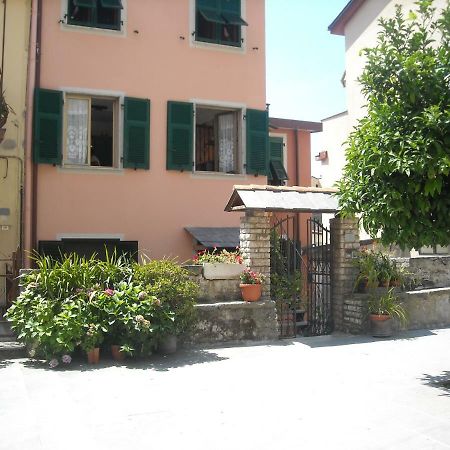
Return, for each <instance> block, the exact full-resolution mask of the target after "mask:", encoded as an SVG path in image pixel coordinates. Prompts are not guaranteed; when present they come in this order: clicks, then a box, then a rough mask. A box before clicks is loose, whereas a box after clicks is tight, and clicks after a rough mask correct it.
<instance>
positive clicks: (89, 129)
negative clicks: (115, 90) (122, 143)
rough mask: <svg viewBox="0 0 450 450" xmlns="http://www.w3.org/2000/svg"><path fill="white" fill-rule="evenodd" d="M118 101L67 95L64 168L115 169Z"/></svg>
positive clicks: (116, 162) (116, 164) (116, 159)
mask: <svg viewBox="0 0 450 450" xmlns="http://www.w3.org/2000/svg"><path fill="white" fill-rule="evenodd" d="M117 103H118V100H117V99H111V98H102V97H88V96H78V95H67V96H66V102H65V152H64V164H65V165H67V166H102V167H117V166H118V157H117V154H116V152H115V141H116V134H117V130H116V129H115V123H116V122H117V121H116V120H115V115H116V111H117V109H118V108H117Z"/></svg>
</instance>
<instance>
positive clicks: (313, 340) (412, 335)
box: [294, 330, 435, 348]
mask: <svg viewBox="0 0 450 450" xmlns="http://www.w3.org/2000/svg"><path fill="white" fill-rule="evenodd" d="M434 335H435V333H433V332H432V331H431V330H412V331H402V332H399V333H398V334H396V335H395V336H392V337H388V338H374V337H372V336H366V335H348V334H330V335H326V336H313V337H300V338H296V339H294V342H300V343H301V344H304V345H307V346H308V347H311V348H318V347H335V346H340V345H357V344H368V343H371V342H381V341H404V340H412V339H417V338H419V337H425V336H434Z"/></svg>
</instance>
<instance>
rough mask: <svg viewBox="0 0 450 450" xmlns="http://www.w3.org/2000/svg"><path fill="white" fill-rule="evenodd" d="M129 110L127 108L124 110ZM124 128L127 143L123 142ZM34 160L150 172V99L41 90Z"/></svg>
mask: <svg viewBox="0 0 450 450" xmlns="http://www.w3.org/2000/svg"><path fill="white" fill-rule="evenodd" d="M122 106H123V108H122ZM119 124H122V125H123V141H122V140H120V142H119V128H120V127H119ZM33 158H34V161H35V162H36V163H40V164H55V165H56V164H58V165H59V164H61V163H64V165H66V166H71V167H86V166H87V167H91V166H101V167H120V166H121V162H122V166H123V167H124V168H132V169H149V163H150V100H147V99H140V98H131V97H125V98H124V100H123V105H121V104H120V101H119V98H113V97H102V96H85V95H78V94H66V96H65V100H64V94H63V93H62V92H60V91H53V90H50V89H36V92H35V100H34V141H33Z"/></svg>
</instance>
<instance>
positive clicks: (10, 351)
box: [0, 340, 27, 361]
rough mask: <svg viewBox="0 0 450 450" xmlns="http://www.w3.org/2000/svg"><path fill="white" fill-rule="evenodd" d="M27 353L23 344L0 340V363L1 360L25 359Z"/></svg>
mask: <svg viewBox="0 0 450 450" xmlns="http://www.w3.org/2000/svg"><path fill="white" fill-rule="evenodd" d="M26 357H27V352H26V348H25V345H24V344H21V343H20V342H17V341H14V340H9V341H3V340H0V361H1V360H3V359H16V358H26Z"/></svg>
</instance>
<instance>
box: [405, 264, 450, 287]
mask: <svg viewBox="0 0 450 450" xmlns="http://www.w3.org/2000/svg"><path fill="white" fill-rule="evenodd" d="M407 270H408V271H409V272H411V273H412V274H413V276H414V277H415V278H416V280H417V281H418V283H419V284H421V285H422V286H429V287H447V286H450V256H419V257H416V258H411V259H410V260H409V266H408V267H407Z"/></svg>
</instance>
